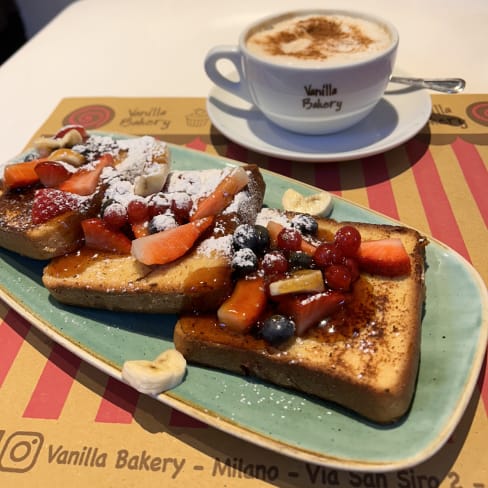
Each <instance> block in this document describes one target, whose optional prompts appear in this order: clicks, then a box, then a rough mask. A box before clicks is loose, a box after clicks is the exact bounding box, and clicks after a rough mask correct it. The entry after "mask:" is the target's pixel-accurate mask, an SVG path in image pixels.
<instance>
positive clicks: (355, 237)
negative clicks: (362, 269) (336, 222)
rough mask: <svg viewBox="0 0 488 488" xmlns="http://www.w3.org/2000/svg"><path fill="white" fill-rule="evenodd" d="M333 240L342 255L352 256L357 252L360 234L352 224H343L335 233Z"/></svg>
mask: <svg viewBox="0 0 488 488" xmlns="http://www.w3.org/2000/svg"><path fill="white" fill-rule="evenodd" d="M334 242H335V244H336V246H337V247H339V248H340V249H341V251H342V253H343V254H344V256H347V257H352V256H355V255H356V253H357V252H358V249H359V246H360V244H361V234H360V233H359V231H358V230H357V229H356V228H355V227H353V226H352V225H345V226H344V227H341V228H340V229H339V230H338V231H337V232H336V233H335V236H334Z"/></svg>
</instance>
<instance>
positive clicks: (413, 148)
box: [406, 139, 470, 260]
mask: <svg viewBox="0 0 488 488" xmlns="http://www.w3.org/2000/svg"><path fill="white" fill-rule="evenodd" d="M406 148H407V153H408V155H409V159H410V161H411V164H412V172H413V175H414V178H415V180H416V183H417V187H418V190H419V193H420V198H421V200H422V204H423V207H424V209H425V213H426V216H427V220H428V222H429V226H430V230H431V233H432V235H433V236H434V237H435V238H436V239H439V240H440V241H442V242H444V243H445V244H447V245H448V246H450V247H452V248H453V249H455V250H456V251H457V252H458V253H460V254H461V255H462V256H464V257H465V258H466V259H468V260H469V259H470V258H469V252H468V250H467V248H466V244H465V243H464V239H463V236H462V235H461V232H460V230H459V226H458V223H457V221H456V218H455V216H454V213H453V211H452V208H451V204H450V203H449V199H448V198H447V195H446V192H445V191H444V188H443V186H442V182H441V179H440V177H439V173H438V171H437V168H436V166H435V162H434V160H433V158H432V155H431V153H430V151H426V150H425V145H424V144H422V143H421V142H419V141H418V140H416V139H412V140H411V141H409V142H408V143H407V145H406Z"/></svg>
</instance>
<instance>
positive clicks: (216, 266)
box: [42, 165, 265, 313]
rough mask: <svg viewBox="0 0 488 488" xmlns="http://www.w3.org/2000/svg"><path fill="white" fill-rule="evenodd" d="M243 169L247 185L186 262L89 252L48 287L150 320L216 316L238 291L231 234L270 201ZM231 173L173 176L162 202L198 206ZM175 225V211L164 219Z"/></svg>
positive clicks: (52, 270)
mask: <svg viewBox="0 0 488 488" xmlns="http://www.w3.org/2000/svg"><path fill="white" fill-rule="evenodd" d="M240 168H242V170H244V172H245V173H246V174H247V177H248V182H247V184H246V186H245V187H244V188H243V189H241V190H240V191H238V192H237V193H236V194H235V195H233V196H232V200H231V201H229V202H228V204H227V205H226V207H225V208H224V209H223V210H222V211H220V212H219V213H218V214H217V215H214V216H212V218H213V221H212V225H211V226H209V227H208V228H207V229H206V230H205V231H204V232H203V233H202V235H201V236H200V237H199V238H198V239H197V240H196V242H195V244H194V245H193V246H192V247H191V248H190V249H189V250H188V252H186V253H184V254H183V255H182V256H181V257H180V258H178V259H175V260H171V261H170V262H168V263H167V264H149V265H148V264H144V263H143V262H141V260H140V259H138V258H137V257H136V256H134V255H133V254H131V253H114V252H103V251H100V250H98V249H89V248H87V247H86V246H85V247H83V248H82V249H81V250H79V251H78V252H76V253H71V254H68V255H65V256H60V257H58V258H55V259H53V260H52V261H51V262H50V263H49V264H48V265H47V266H46V267H45V268H44V272H43V277H42V280H43V283H44V285H45V286H46V288H48V290H49V291H50V293H51V295H52V296H53V297H54V298H55V299H56V300H58V301H59V302H61V303H65V304H69V305H76V306H81V307H90V308H102V309H109V310H116V311H130V312H145V313H181V312H187V313H188V312H195V311H208V310H215V309H216V308H217V307H218V306H219V305H220V304H221V303H222V301H223V300H224V299H225V298H226V296H227V293H228V288H229V287H230V286H231V267H230V259H231V239H232V233H233V231H234V229H235V228H236V227H237V226H238V225H240V224H243V223H249V222H254V221H255V219H256V216H257V214H258V212H259V211H260V209H261V207H262V203H263V198H264V192H265V183H264V180H263V178H262V175H261V173H260V171H259V168H258V167H257V166H256V165H245V166H242V167H240ZM231 172H232V168H228V167H226V168H222V169H209V170H194V171H172V172H171V173H170V174H169V177H168V180H167V183H166V185H165V187H164V188H163V191H162V193H161V198H163V199H164V198H169V199H172V198H173V195H179V197H178V198H179V199H183V200H184V199H185V198H187V199H190V201H191V202H193V203H192V205H193V204H195V206H196V204H197V202H199V201H201V200H202V199H205V197H206V196H208V195H209V194H210V195H211V194H212V191H213V190H214V188H215V187H216V186H217V185H218V184H219V182H221V181H223V180H224V179H225V177H226V176H227V175H229V174H230V173H231ZM183 195H184V196H185V198H184V197H183ZM172 218H174V215H173V214H172V212H171V211H168V212H166V213H165V214H164V215H163V216H160V220H161V219H162V220H165V219H166V220H168V219H172ZM176 229H177V227H176ZM136 240H137V239H136ZM133 242H135V241H133ZM176 244H177V243H176V242H172V243H171V245H169V246H168V247H173V246H175V245H176ZM160 247H161V249H163V248H164V246H160Z"/></svg>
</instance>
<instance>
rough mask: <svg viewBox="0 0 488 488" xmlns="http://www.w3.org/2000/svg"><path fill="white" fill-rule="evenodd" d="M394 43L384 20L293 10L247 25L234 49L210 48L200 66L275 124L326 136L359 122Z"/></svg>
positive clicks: (378, 90)
mask: <svg viewBox="0 0 488 488" xmlns="http://www.w3.org/2000/svg"><path fill="white" fill-rule="evenodd" d="M398 40H399V39H398V32H397V30H396V29H395V27H394V26H393V25H392V24H391V23H389V22H388V21H386V20H382V19H380V18H377V17H375V16H372V15H369V14H365V13H358V12H351V11H343V10H320V9H319V10H300V11H295V12H288V13H284V14H279V15H273V16H270V17H267V18H264V19H261V20H259V21H257V22H255V23H253V24H252V25H250V26H249V27H247V28H246V29H245V30H244V31H243V32H242V34H241V35H240V38H239V42H238V45H237V46H216V47H214V48H213V49H211V50H210V51H209V52H208V53H207V56H206V58H205V71H206V73H207V76H208V77H209V78H210V80H211V81H212V82H213V83H215V84H216V85H217V86H219V87H220V88H222V89H224V90H227V91H229V92H231V93H233V94H234V95H237V96H239V97H241V98H243V99H245V100H247V101H248V102H250V103H252V104H253V105H255V106H256V107H257V108H258V109H259V110H260V111H261V112H262V114H263V115H264V116H265V117H266V118H267V119H269V120H270V121H271V122H273V123H275V124H276V125H278V126H280V127H282V128H284V129H288V130H290V131H293V132H297V133H301V134H310V135H312V134H328V133H333V132H338V131H341V130H344V129H347V128H349V127H351V126H353V125H354V124H356V123H358V122H359V121H360V120H362V119H364V118H365V117H366V116H367V115H368V114H369V113H370V112H371V111H372V110H373V108H374V107H375V105H376V104H377V103H378V102H379V100H380V99H381V98H382V96H383V93H384V91H385V88H386V86H387V84H388V81H389V78H390V75H391V73H392V71H393V67H394V63H395V58H396V53H397V48H398ZM221 60H228V61H230V62H231V63H232V64H233V65H234V67H235V69H236V70H237V73H238V76H239V80H238V81H235V80H234V79H232V78H231V77H230V76H228V74H226V73H223V72H222V71H221V69H220V67H221V66H220V65H219V62H220V61H221Z"/></svg>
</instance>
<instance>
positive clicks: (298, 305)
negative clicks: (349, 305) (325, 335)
mask: <svg viewBox="0 0 488 488" xmlns="http://www.w3.org/2000/svg"><path fill="white" fill-rule="evenodd" d="M345 300H346V296H345V295H344V294H343V293H341V292H338V291H325V292H322V293H315V294H312V295H310V294H307V295H291V296H284V297H282V298H280V300H279V305H278V309H279V311H280V312H281V313H282V314H284V315H288V316H290V317H291V318H292V319H293V321H294V322H295V327H296V331H295V333H296V335H297V336H301V335H303V334H304V333H305V332H306V331H307V330H308V329H309V328H310V327H313V326H315V325H317V324H318V323H319V322H320V321H321V320H323V319H325V318H326V317H329V316H330V315H333V314H334V313H336V312H337V311H339V309H340V308H341V307H342V305H343V304H344V303H345Z"/></svg>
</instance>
